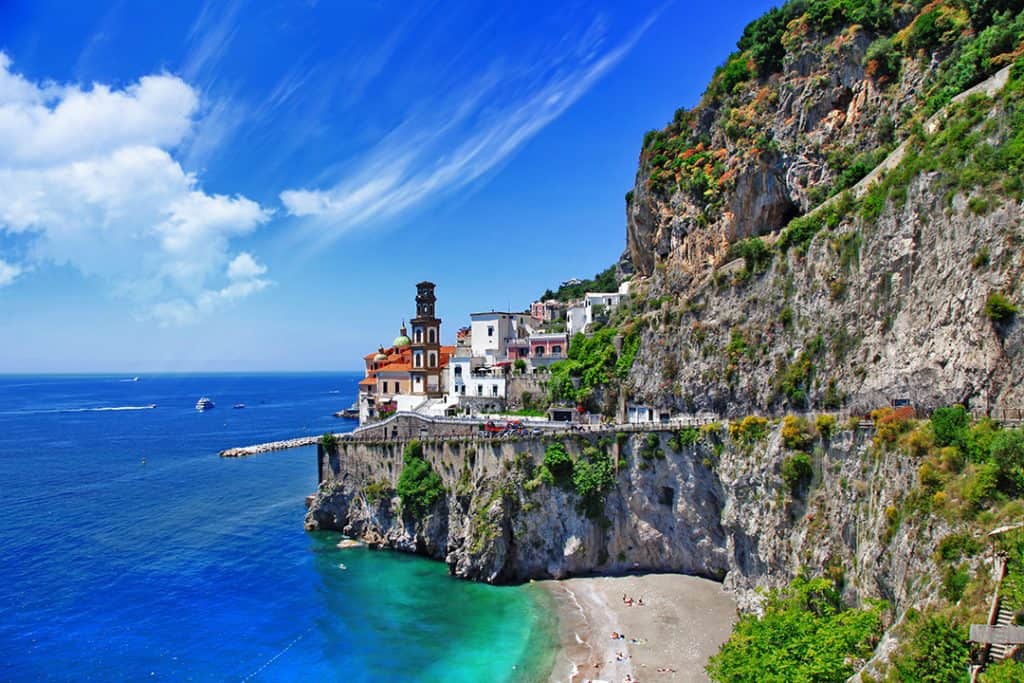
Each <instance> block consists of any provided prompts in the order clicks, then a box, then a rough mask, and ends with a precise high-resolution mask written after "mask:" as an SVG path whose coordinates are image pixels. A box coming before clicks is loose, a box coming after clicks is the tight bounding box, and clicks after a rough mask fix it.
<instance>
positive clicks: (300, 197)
mask: <svg viewBox="0 0 1024 683" xmlns="http://www.w3.org/2000/svg"><path fill="white" fill-rule="evenodd" d="M770 6H771V3H770V2H754V1H749V2H747V1H744V2H730V3H695V2H682V1H679V2H674V3H667V4H664V3H646V2H633V3H628V4H627V3H579V4H573V3H514V4H510V6H509V7H502V6H501V5H500V3H479V4H476V3H456V2H444V3H441V2H437V3H432V4H431V3H408V2H405V3H398V2H388V1H386V0H379V1H377V2H353V1H342V0H333V1H332V0H319V1H315V0H306V1H304V2H303V1H299V0H295V1H290V0H277V1H274V2H269V1H265V2H258V1H256V0H250V1H249V2H245V1H243V0H226V1H225V0H220V1H216V2H214V1H210V2H205V3H188V2H174V3H167V2H156V1H145V2H143V1H139V2H127V1H122V2H112V3H107V4H92V3H87V2H82V3H68V2H63V1H56V2H47V1H46V0H26V1H21V0H15V1H13V2H12V1H10V0H0V15H2V17H3V21H0V53H2V54H0V372H102V371H123V372H154V371H187V370H225V371H237V370H341V369H355V368H358V367H360V364H361V360H360V359H361V356H362V355H363V354H364V353H366V352H368V351H370V350H372V349H373V348H375V347H376V346H377V345H378V344H380V343H385V342H387V341H389V340H390V339H391V338H392V337H394V335H395V332H396V328H397V327H398V325H399V323H400V321H401V319H402V318H403V317H407V316H408V315H409V314H410V312H411V309H412V298H413V295H414V292H415V288H414V284H415V283H416V282H418V281H420V280H423V279H429V280H432V281H434V282H436V283H437V284H438V291H437V293H438V298H439V303H438V308H439V314H440V315H441V316H442V318H443V319H444V321H445V328H444V329H445V335H444V336H445V337H446V338H450V337H451V336H452V335H453V334H454V330H455V328H456V327H457V326H458V325H460V324H463V322H464V321H465V320H466V319H467V315H468V313H469V312H471V311H477V310H490V309H492V308H504V307H507V306H511V307H512V308H514V309H522V308H524V307H526V306H527V305H528V304H529V302H530V301H531V300H532V299H533V298H535V297H536V296H537V295H538V294H539V293H540V292H542V291H543V290H544V289H546V288H547V287H549V286H557V284H558V283H559V282H560V281H562V280H564V279H567V278H570V277H574V276H575V277H587V276H591V275H593V274H594V273H595V272H597V271H599V270H602V269H603V268H605V267H606V266H608V265H609V264H611V263H613V262H614V261H615V260H616V259H617V258H618V256H619V255H620V254H621V252H622V250H623V247H624V235H625V217H624V200H623V196H624V194H625V192H626V191H627V190H628V189H629V188H630V187H631V186H632V183H633V177H634V174H635V173H636V164H637V157H638V154H639V151H640V141H641V139H642V136H643V133H644V132H645V131H646V130H649V129H651V128H660V127H661V126H663V125H664V124H665V123H666V122H667V121H668V120H669V119H671V117H672V114H673V112H674V111H675V109H676V108H678V107H680V106H692V105H694V104H695V103H696V102H697V100H698V99H699V96H700V94H701V92H702V91H703V89H704V86H705V85H706V84H707V82H708V79H709V77H710V76H711V73H712V72H713V70H714V68H715V66H717V65H718V64H720V63H721V62H722V61H724V59H725V57H726V55H727V54H728V53H729V52H730V51H731V50H732V49H733V47H734V45H735V41H736V39H737V38H738V36H739V34H740V32H741V31H742V28H743V26H744V25H745V24H746V23H747V22H749V21H750V20H752V19H754V18H756V17H757V16H758V15H760V14H761V13H763V12H764V11H765V10H767V9H768V8H769V7H770Z"/></svg>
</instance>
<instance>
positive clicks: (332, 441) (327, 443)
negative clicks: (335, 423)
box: [320, 432, 338, 453]
mask: <svg viewBox="0 0 1024 683" xmlns="http://www.w3.org/2000/svg"><path fill="white" fill-rule="evenodd" d="M320 445H321V446H323V448H324V450H325V451H327V452H328V453H330V452H332V451H333V450H334V449H336V448H337V447H338V437H336V436H334V434H332V433H331V432H324V435H323V436H321V437H320Z"/></svg>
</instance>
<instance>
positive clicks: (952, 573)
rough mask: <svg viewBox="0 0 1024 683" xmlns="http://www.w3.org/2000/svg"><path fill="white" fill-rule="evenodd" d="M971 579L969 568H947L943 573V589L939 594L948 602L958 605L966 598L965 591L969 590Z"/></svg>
mask: <svg viewBox="0 0 1024 683" xmlns="http://www.w3.org/2000/svg"><path fill="white" fill-rule="evenodd" d="M970 579H971V575H970V574H969V573H968V572H967V567H965V566H959V567H946V569H945V570H944V571H943V573H942V589H941V590H940V591H939V592H940V593H941V594H942V597H944V598H945V599H946V600H949V601H950V602H951V603H954V604H956V603H958V602H960V598H962V597H964V589H965V588H967V582H968V581H970Z"/></svg>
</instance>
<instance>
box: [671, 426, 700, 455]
mask: <svg viewBox="0 0 1024 683" xmlns="http://www.w3.org/2000/svg"><path fill="white" fill-rule="evenodd" d="M698 441H700V430H699V429H697V428H696V427H683V428H682V429H680V430H679V431H678V432H676V433H675V434H673V435H672V436H670V437H669V439H668V446H669V448H671V449H672V450H673V451H675V452H676V453H678V452H680V451H681V450H683V449H684V448H686V447H687V446H692V445H694V444H696V443H697V442H698Z"/></svg>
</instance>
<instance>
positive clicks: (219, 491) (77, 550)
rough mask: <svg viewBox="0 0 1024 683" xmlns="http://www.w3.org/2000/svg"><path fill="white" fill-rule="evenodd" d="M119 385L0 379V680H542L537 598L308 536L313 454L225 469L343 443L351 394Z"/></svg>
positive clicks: (546, 630) (295, 385)
mask: <svg viewBox="0 0 1024 683" xmlns="http://www.w3.org/2000/svg"><path fill="white" fill-rule="evenodd" d="M123 379H125V378H117V377H31V378H26V377H0V481H2V482H3V486H4V489H3V496H2V497H0V653H2V655H3V656H2V657H0V680H5V681H8V680H10V681H31V680H102V681H107V680H141V679H146V680H173V681H178V680H195V681H203V680H275V681H278V680H279V681H291V680H344V681H405V680H422V681H530V680H536V679H538V678H543V677H544V676H543V674H544V673H546V669H547V668H549V666H550V661H551V660H550V657H551V643H552V642H553V635H552V634H553V624H552V623H551V616H550V614H551V613H550V610H549V609H548V607H549V605H548V603H547V602H546V601H545V596H544V595H543V593H542V592H541V591H540V590H539V589H535V588H533V587H530V586H523V587H492V586H485V585H479V584H472V583H468V582H464V581H460V580H457V579H453V578H451V577H449V576H448V575H447V570H446V567H445V566H444V565H443V564H441V563H437V562H431V561H428V560H424V559H422V558H416V557H411V556H405V555H400V554H396V553H386V552H374V551H369V550H366V549H346V550H341V549H338V548H337V547H336V546H337V543H338V541H339V540H340V536H338V535H337V534H332V533H316V534H310V533H307V532H304V531H303V530H302V517H303V514H304V506H303V498H304V496H305V495H307V494H308V493H311V492H312V491H313V490H314V489H315V486H316V472H315V469H316V467H315V460H316V453H315V449H312V448H306V449H296V450H293V451H286V452H279V453H271V454H265V455H261V456H256V457H252V458H245V459H222V458H218V457H217V456H216V452H217V451H218V450H219V449H221V448H225V447H229V446H234V445H240V444H247V443H254V442H260V441H266V440H272V439H280V438H286V437H290V436H295V435H298V434H303V433H307V434H318V433H322V432H324V431H326V430H327V429H333V430H337V431H341V430H342V429H350V428H351V427H352V426H353V424H352V423H351V422H346V421H340V420H337V419H335V418H333V417H331V413H332V412H333V411H335V410H338V409H340V408H343V407H346V406H347V405H349V403H351V401H352V397H353V396H354V392H355V387H356V382H357V381H358V378H357V377H355V376H353V375H342V376H339V375H258V376H237V375H217V376H158V377H142V378H140V380H139V381H138V382H125V381H122V380H123ZM203 395H206V396H210V397H211V398H213V399H214V400H215V401H216V402H217V408H215V409H214V410H212V411H209V412H207V413H198V412H196V411H195V410H194V407H193V406H194V404H195V401H196V399H197V398H198V397H199V396H203ZM238 402H243V403H246V405H247V407H246V409H244V410H232V409H231V408H230V406H231V405H233V404H234V403H238ZM150 404H156V408H152V409H150V408H147V407H146V406H148V405H150ZM110 408H118V409H119V410H109V409H110ZM343 567H344V568H343Z"/></svg>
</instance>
